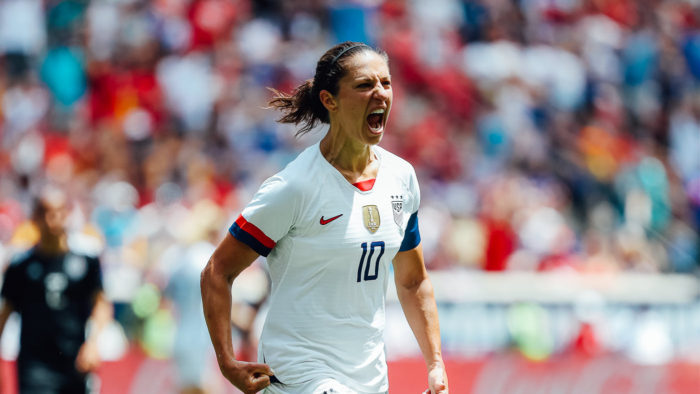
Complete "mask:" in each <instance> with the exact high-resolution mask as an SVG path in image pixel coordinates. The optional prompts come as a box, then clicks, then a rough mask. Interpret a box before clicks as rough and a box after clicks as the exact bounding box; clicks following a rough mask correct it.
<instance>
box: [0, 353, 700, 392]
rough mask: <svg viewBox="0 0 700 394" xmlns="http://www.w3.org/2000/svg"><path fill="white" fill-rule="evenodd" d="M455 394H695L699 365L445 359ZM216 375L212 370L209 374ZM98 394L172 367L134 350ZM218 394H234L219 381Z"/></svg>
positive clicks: (9, 385) (109, 368)
mask: <svg viewBox="0 0 700 394" xmlns="http://www.w3.org/2000/svg"><path fill="white" fill-rule="evenodd" d="M446 364H447V371H448V374H449V378H450V392H451V393H453V394H513V393H522V394H536V393H542V394H550V393H557V394H633V393H649V394H657V393H658V394H697V393H700V363H690V362H680V361H676V362H672V363H669V364H664V365H653V366H652V365H638V364H634V363H632V362H630V361H628V360H627V359H625V358H623V357H620V356H616V355H602V356H596V357H586V356H581V355H569V356H561V357H554V358H551V359H549V360H547V361H544V362H532V361H528V360H526V359H524V358H523V357H521V356H520V355H517V354H512V353H510V354H500V355H494V356H489V357H485V358H481V359H464V358H450V357H447V358H446ZM213 374H214V375H216V376H218V378H219V379H222V380H223V378H220V375H218V374H216V371H213ZM99 376H100V380H101V390H100V392H101V393H102V394H124V393H135V394H138V393H155V392H157V393H175V392H177V389H176V387H177V376H176V372H175V369H174V368H173V366H172V364H171V363H170V362H168V361H164V360H153V359H149V358H147V357H145V356H144V355H143V353H141V352H140V351H139V350H138V349H135V348H134V349H132V350H131V351H130V352H129V353H128V354H127V355H126V356H125V357H124V358H122V359H121V360H119V361H116V362H106V363H104V364H103V365H102V367H101V368H100V371H99ZM389 380H390V388H391V390H390V392H391V393H396V394H410V393H421V392H422V391H423V390H425V389H426V373H425V364H424V363H423V361H422V360H421V359H420V358H407V359H401V360H393V361H390V362H389ZM214 386H216V387H218V390H217V391H216V393H222V394H223V393H226V394H229V393H237V392H238V391H236V390H235V389H233V388H231V387H228V388H227V387H226V386H227V385H226V384H225V382H217V384H215V385H214ZM2 389H3V390H2V392H3V393H8V394H14V393H16V392H17V391H16V381H15V377H14V363H12V362H3V364H2Z"/></svg>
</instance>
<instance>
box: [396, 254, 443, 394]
mask: <svg viewBox="0 0 700 394" xmlns="http://www.w3.org/2000/svg"><path fill="white" fill-rule="evenodd" d="M394 281H395V282H396V292H397V294H398V297H399V301H400V302H401V308H403V312H404V314H405V315H406V320H408V324H409V326H411V330H412V331H413V335H415V337H416V340H417V341H418V346H419V347H420V349H421V352H422V353H423V359H424V360H425V364H426V366H427V368H428V383H429V386H430V388H429V389H428V390H427V391H426V393H432V394H438V393H441V394H442V393H447V392H448V389H447V373H446V372H445V365H444V363H443V361H442V350H441V347H440V323H439V321H438V312H437V306H436V304H435V296H434V295H433V285H432V283H431V282H430V278H429V277H428V273H427V271H426V270H425V264H424V262H423V247H422V246H421V245H418V246H417V247H415V248H414V249H411V250H407V251H403V252H399V253H397V254H396V257H395V258H394Z"/></svg>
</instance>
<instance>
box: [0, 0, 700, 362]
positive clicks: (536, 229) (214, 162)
mask: <svg viewBox="0 0 700 394" xmlns="http://www.w3.org/2000/svg"><path fill="white" fill-rule="evenodd" d="M344 40H354V41H364V42H367V43H369V44H371V45H376V46H378V47H380V48H382V49H385V50H386V51H387V52H388V54H389V57H390V62H391V71H392V83H393V88H394V105H393V110H392V114H391V117H390V119H391V120H390V122H389V126H388V132H387V134H386V136H385V138H384V140H383V141H382V146H384V147H385V148H387V149H388V150H390V151H393V152H395V153H397V154H398V155H400V156H402V157H404V158H406V159H407V160H408V161H410V162H411V163H412V164H413V165H414V166H415V168H416V170H417V173H418V177H419V180H420V182H421V191H422V208H421V209H422V210H421V229H422V231H421V232H422V235H423V245H424V248H425V253H426V259H427V263H428V265H429V268H430V269H458V268H462V269H485V270H490V271H501V270H556V269H565V270H574V271H579V272H601V271H602V272H616V271H629V270H634V271H644V272H678V273H695V272H697V270H698V262H699V260H700V238H699V235H698V230H699V229H700V83H699V82H698V79H699V78H700V4H699V3H698V1H695V0H639V1H633V0H517V1H512V0H481V1H478V0H433V1H420V0H386V1H380V0H355V1H349V0H346V1H343V0H327V1H323V0H305V1H288V0H264V1H250V0H155V1H139V0H102V1H87V0H65V1H58V0H43V1H41V0H5V1H1V2H0V144H1V145H2V149H1V150H0V241H1V244H0V245H1V246H0V258H2V260H3V261H7V259H8V258H9V256H10V255H11V254H12V253H13V252H14V251H15V250H17V249H21V248H23V247H26V245H29V244H31V242H32V241H33V240H34V239H35V237H36V233H35V230H33V229H32V226H31V224H30V223H29V222H28V219H29V217H30V214H31V212H30V207H31V198H32V196H33V195H34V194H35V193H36V191H37V190H39V188H40V187H41V186H42V185H44V184H46V183H52V184H58V185H60V186H63V187H64V188H66V189H67V190H68V191H69V193H70V194H71V195H72V196H73V198H74V200H75V202H76V203H75V205H74V208H73V212H72V214H71V219H70V223H71V226H72V228H73V229H74V230H76V231H77V232H79V233H80V234H81V235H82V237H78V239H79V241H76V242H79V243H80V242H82V247H85V248H94V249H95V250H99V251H100V253H101V255H102V259H103V267H104V268H103V271H104V282H105V289H106V291H107V294H108V296H109V297H110V299H112V300H114V301H115V302H117V303H118V304H119V303H125V304H129V303H132V302H135V301H138V302H136V303H135V304H134V305H136V304H138V305H140V307H135V308H133V310H134V313H135V314H136V315H138V314H139V313H142V314H143V315H144V316H151V314H150V312H149V311H151V312H152V309H153V308H155V306H154V305H157V304H158V302H156V301H157V300H158V293H159V292H161V291H165V292H166V294H167V293H168V291H171V290H172V291H174V292H176V293H177V292H178V291H179V293H177V294H180V295H172V296H170V298H171V299H173V300H178V301H177V302H178V304H179V305H183V308H188V307H192V308H196V307H197V305H199V304H198V302H199V301H198V298H197V299H187V294H189V295H192V294H195V295H198V291H196V290H195V291H192V290H191V289H195V288H197V287H198V274H199V270H200V269H201V268H202V267H203V265H204V264H205V263H206V258H207V257H208V254H210V253H211V250H212V248H213V245H214V244H216V242H218V239H220V237H221V236H222V235H223V234H224V232H225V231H226V229H227V227H228V225H230V223H231V222H232V218H235V216H236V215H237V214H238V212H239V211H240V209H241V208H242V206H243V204H245V203H247V201H248V200H249V199H250V197H251V196H252V194H253V193H254V192H255V190H256V189H257V188H258V186H259V185H260V183H261V182H262V181H263V180H264V179H265V178H266V177H268V176H270V175H272V174H273V173H275V172H276V171H278V170H279V169H281V168H282V167H283V166H284V165H285V164H286V163H287V162H289V161H290V160H291V159H292V158H293V157H294V156H295V155H296V154H297V153H298V152H299V151H300V150H301V149H302V148H303V147H305V146H307V145H309V144H311V143H312V142H314V141H315V140H317V139H320V138H321V137H322V136H323V133H324V131H325V129H324V128H323V127H319V128H318V130H316V131H315V132H312V133H310V135H308V136H304V137H301V138H295V137H294V132H295V130H294V128H293V127H291V126H289V125H281V124H278V123H276V119H277V117H278V116H279V114H278V113H275V112H274V111H272V110H269V109H266V108H265V106H266V103H267V100H268V99H269V98H270V97H271V93H270V92H269V91H268V90H267V89H266V88H267V87H272V88H275V89H278V90H281V91H291V90H292V89H293V88H294V87H296V86H297V85H299V84H300V83H301V82H302V81H304V80H306V79H309V78H312V77H313V72H314V69H315V62H316V61H317V60H318V58H319V57H320V55H321V54H323V52H324V51H325V50H326V49H327V48H329V47H330V46H331V45H332V44H334V43H336V42H339V41H344ZM95 240H97V241H95ZM178 275H183V276H182V277H183V278H186V279H183V280H181V281H180V282H178V281H177V280H176V279H175V278H177V277H178ZM252 275H253V279H251V280H250V281H248V282H247V283H252V284H253V285H251V286H250V287H249V288H243V289H241V290H240V294H238V295H237V297H239V298H240V300H242V301H243V302H242V303H241V304H242V305H247V306H248V307H250V308H252V310H247V309H246V310H243V311H242V312H241V313H240V314H239V315H240V316H242V317H241V321H242V323H240V324H241V332H242V333H243V334H242V335H243V336H245V335H246V332H249V331H250V329H251V327H250V325H251V324H252V323H251V321H250V319H248V318H247V317H249V316H252V315H251V314H252V313H254V311H255V308H257V307H259V305H260V303H261V302H262V300H263V299H264V293H265V291H264V289H265V286H266V278H265V277H264V275H257V276H256V275H255V274H252ZM187 278H189V279H187ZM145 284H148V285H147V286H154V287H155V290H154V289H153V288H151V287H144V286H145ZM188 286H189V287H188ZM260 288H263V290H262V291H261V290H260ZM178 289H180V290H178ZM182 289H188V290H182ZM154 300H155V301H154ZM149 308H150V309H149ZM138 311H141V312H138ZM183 313H186V312H183ZM136 318H138V316H136ZM120 319H121V320H122V322H125V321H126V320H128V317H127V316H126V315H124V316H121V317H120ZM165 320H167V317H166V318H163V319H160V320H158V319H156V320H155V321H154V323H153V324H154V327H156V328H154V330H156V331H157V330H160V331H159V332H160V333H161V334H162V332H163V330H162V327H164V326H167V324H166V323H167V322H165V323H164V321H165ZM125 326H126V327H128V326H129V325H128V324H125ZM173 335H175V334H173ZM202 340H203V341H206V337H204V338H202ZM154 341H155V342H157V340H154ZM154 346H155V348H154V350H153V352H154V354H157V352H158V350H157V343H156V344H155V345H154Z"/></svg>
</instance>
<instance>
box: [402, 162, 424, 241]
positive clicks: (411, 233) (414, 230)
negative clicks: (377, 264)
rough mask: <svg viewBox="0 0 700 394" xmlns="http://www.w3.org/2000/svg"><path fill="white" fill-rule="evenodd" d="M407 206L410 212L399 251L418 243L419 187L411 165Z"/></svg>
mask: <svg viewBox="0 0 700 394" xmlns="http://www.w3.org/2000/svg"><path fill="white" fill-rule="evenodd" d="M407 186H408V192H409V196H410V198H409V201H408V202H409V204H408V205H409V206H407V207H406V209H407V211H408V212H410V216H409V219H408V223H407V224H406V231H405V232H404V237H403V241H402V242H401V246H400V247H399V251H400V252H403V251H406V250H411V249H413V248H415V247H416V246H418V245H419V244H420V229H419V227H418V207H419V206H420V187H419V186H418V178H417V177H416V172H415V171H414V170H413V167H411V171H410V177H409V181H408V185H407Z"/></svg>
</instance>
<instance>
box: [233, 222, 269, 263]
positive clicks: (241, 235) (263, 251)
mask: <svg viewBox="0 0 700 394" xmlns="http://www.w3.org/2000/svg"><path fill="white" fill-rule="evenodd" d="M228 232H229V233H231V235H233V236H234V238H236V239H237V240H239V241H241V242H243V243H244V244H246V245H248V246H250V248H251V249H253V250H254V251H256V252H258V254H260V255H262V256H265V257H267V255H268V254H270V251H272V248H268V247H267V246H265V245H263V244H262V243H261V242H260V241H258V240H257V239H256V238H255V237H254V236H252V235H250V234H249V233H247V232H246V231H245V230H243V229H242V228H241V227H240V226H239V225H238V223H236V222H234V223H233V224H232V225H231V227H230V228H229V229H228Z"/></svg>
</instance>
